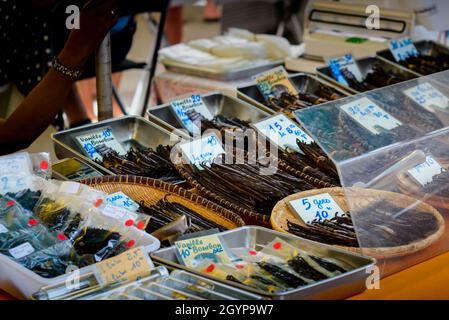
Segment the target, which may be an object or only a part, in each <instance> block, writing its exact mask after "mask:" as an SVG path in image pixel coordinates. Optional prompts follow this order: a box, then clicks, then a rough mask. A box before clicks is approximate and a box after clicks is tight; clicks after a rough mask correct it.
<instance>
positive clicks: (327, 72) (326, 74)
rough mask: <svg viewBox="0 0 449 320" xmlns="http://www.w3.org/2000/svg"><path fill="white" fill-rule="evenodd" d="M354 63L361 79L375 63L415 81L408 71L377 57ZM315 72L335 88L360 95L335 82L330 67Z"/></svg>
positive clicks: (358, 60) (412, 74)
mask: <svg viewBox="0 0 449 320" xmlns="http://www.w3.org/2000/svg"><path fill="white" fill-rule="evenodd" d="M355 61H356V63H357V65H358V66H359V68H360V72H361V74H362V76H363V78H365V77H366V75H367V74H368V72H369V71H371V70H372V68H373V66H374V64H375V63H377V62H378V63H379V64H380V65H381V66H382V68H384V69H385V70H386V71H387V72H394V73H397V74H399V75H401V76H403V77H405V78H407V80H411V79H415V78H416V75H415V74H414V73H413V72H410V70H408V69H406V68H404V67H403V66H401V65H398V64H391V63H390V62H387V61H385V60H383V59H380V58H378V57H367V58H361V59H357V60H355ZM316 72H317V75H318V76H319V77H321V78H323V79H325V80H326V81H329V82H331V83H333V84H334V85H335V86H338V87H340V88H343V89H344V90H346V91H348V92H351V93H353V94H358V93H361V92H360V91H357V90H355V89H353V88H351V87H347V86H345V85H343V84H341V83H340V82H338V81H337V80H335V78H334V77H333V75H332V72H331V68H330V67H321V68H317V69H316Z"/></svg>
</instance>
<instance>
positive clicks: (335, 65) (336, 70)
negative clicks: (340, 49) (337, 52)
mask: <svg viewBox="0 0 449 320" xmlns="http://www.w3.org/2000/svg"><path fill="white" fill-rule="evenodd" d="M327 65H328V66H329V67H330V69H331V72H332V75H333V76H334V78H335V79H336V80H337V81H338V82H339V83H341V84H342V85H344V86H349V84H348V82H347V81H346V79H345V77H344V76H343V74H342V72H341V71H342V70H343V69H347V70H348V71H349V72H351V73H352V74H353V75H354V77H355V78H356V79H357V81H359V82H362V81H363V76H362V72H361V71H360V68H359V66H358V65H357V62H355V60H354V57H353V56H352V54H349V53H348V54H345V55H344V56H342V57H336V58H330V59H328V60H327Z"/></svg>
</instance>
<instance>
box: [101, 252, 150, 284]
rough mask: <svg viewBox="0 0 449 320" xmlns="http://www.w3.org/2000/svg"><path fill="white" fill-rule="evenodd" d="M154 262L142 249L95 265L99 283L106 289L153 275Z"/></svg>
mask: <svg viewBox="0 0 449 320" xmlns="http://www.w3.org/2000/svg"><path fill="white" fill-rule="evenodd" d="M153 268H154V264H153V262H152V261H151V260H150V258H149V256H148V254H146V253H145V251H144V249H143V248H142V247H138V248H134V249H131V250H128V251H126V252H124V253H122V254H120V255H118V256H115V257H113V258H109V259H107V260H104V261H101V262H98V263H96V264H95V265H94V274H95V277H96V279H97V281H98V283H99V284H100V285H101V286H102V287H104V286H107V285H112V284H116V283H127V282H133V281H136V280H139V279H142V278H144V277H147V276H148V275H150V274H151V270H152V269H153Z"/></svg>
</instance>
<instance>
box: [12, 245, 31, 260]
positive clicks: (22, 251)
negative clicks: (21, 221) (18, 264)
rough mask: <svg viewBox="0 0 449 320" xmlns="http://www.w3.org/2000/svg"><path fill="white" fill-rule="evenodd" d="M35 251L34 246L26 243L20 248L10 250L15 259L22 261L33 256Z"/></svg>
mask: <svg viewBox="0 0 449 320" xmlns="http://www.w3.org/2000/svg"><path fill="white" fill-rule="evenodd" d="M34 251H35V250H34V248H33V246H32V245H31V244H30V243H28V242H25V243H22V244H21V245H20V246H17V247H15V248H12V249H9V254H10V255H11V256H12V257H13V258H14V259H22V258H24V257H26V256H28V255H30V254H32V253H33V252H34Z"/></svg>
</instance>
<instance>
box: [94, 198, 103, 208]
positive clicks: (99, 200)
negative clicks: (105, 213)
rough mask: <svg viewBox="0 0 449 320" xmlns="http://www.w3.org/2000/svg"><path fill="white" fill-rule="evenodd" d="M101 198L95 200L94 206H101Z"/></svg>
mask: <svg viewBox="0 0 449 320" xmlns="http://www.w3.org/2000/svg"><path fill="white" fill-rule="evenodd" d="M103 201H104V200H103V199H97V201H95V204H94V205H95V206H96V207H97V208H98V207H99V206H101V205H102V204H103Z"/></svg>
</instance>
